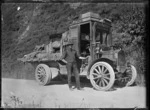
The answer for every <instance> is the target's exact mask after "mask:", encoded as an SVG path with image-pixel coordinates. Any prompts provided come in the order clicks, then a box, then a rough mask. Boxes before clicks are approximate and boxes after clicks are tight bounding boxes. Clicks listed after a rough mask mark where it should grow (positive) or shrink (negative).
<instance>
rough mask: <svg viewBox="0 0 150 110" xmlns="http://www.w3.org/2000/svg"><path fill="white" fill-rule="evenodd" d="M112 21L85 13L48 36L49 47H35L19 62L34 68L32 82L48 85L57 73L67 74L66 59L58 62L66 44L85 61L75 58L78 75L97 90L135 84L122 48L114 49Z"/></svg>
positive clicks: (130, 65)
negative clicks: (62, 31)
mask: <svg viewBox="0 0 150 110" xmlns="http://www.w3.org/2000/svg"><path fill="white" fill-rule="evenodd" d="M111 25H112V22H111V20H109V19H107V18H102V17H100V15H99V14H97V13H93V12H87V13H84V14H81V15H79V16H78V17H76V18H75V19H74V20H73V22H72V23H71V24H70V25H69V29H68V30H67V31H65V32H64V33H62V35H58V36H55V35H53V36H51V37H50V41H49V44H47V45H45V44H43V45H40V46H36V47H35V49H34V51H33V52H31V53H29V54H27V55H24V57H23V58H19V59H18V60H20V61H22V62H26V63H30V64H32V65H33V66H34V68H35V79H36V81H37V82H38V83H39V84H41V85H48V84H50V82H51V80H52V79H53V78H55V77H56V76H58V75H59V74H63V75H67V70H66V62H65V60H59V59H60V58H61V56H62V54H63V52H64V51H65V49H66V46H67V43H68V42H69V41H72V42H73V48H74V49H75V50H76V51H77V53H78V54H79V55H81V56H83V57H84V58H85V59H78V58H77V59H76V60H77V62H78V69H79V74H80V75H81V76H86V78H87V79H88V80H90V82H91V85H92V86H93V88H95V89H96V90H101V91H107V90H109V89H110V88H111V87H112V86H113V85H114V83H115V82H116V81H120V82H123V83H124V85H125V86H131V85H133V84H134V82H135V80H136V77H137V71H136V68H135V67H134V66H133V64H131V62H130V61H126V55H125V52H124V50H123V49H122V48H118V49H116V48H114V45H113V39H112V28H111V27H112V26H111Z"/></svg>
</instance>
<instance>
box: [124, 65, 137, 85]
mask: <svg viewBox="0 0 150 110" xmlns="http://www.w3.org/2000/svg"><path fill="white" fill-rule="evenodd" d="M126 77H127V83H126V86H131V85H132V84H133V83H134V82H135V79H136V77H137V71H136V68H135V67H134V66H133V65H130V67H129V68H128V69H127V71H126Z"/></svg>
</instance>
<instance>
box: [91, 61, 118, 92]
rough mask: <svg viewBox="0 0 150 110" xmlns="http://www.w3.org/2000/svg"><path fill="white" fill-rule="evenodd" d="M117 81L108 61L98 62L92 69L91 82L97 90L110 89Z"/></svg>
mask: <svg viewBox="0 0 150 110" xmlns="http://www.w3.org/2000/svg"><path fill="white" fill-rule="evenodd" d="M114 81H115V73H114V70H113V68H112V67H111V66H110V65H109V64H108V63H106V62H97V63H95V64H94V65H93V66H92V67H91V69H90V82H91V84H92V86H93V87H94V88H95V89H97V90H109V89H110V88H111V87H112V86H113V84H114Z"/></svg>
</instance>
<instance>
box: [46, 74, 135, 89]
mask: <svg viewBox="0 0 150 110" xmlns="http://www.w3.org/2000/svg"><path fill="white" fill-rule="evenodd" d="M71 81H72V85H73V86H75V85H76V82H75V77H73V76H72V77H71ZM64 84H68V82H67V76H66V75H61V76H59V75H58V76H57V77H56V78H54V79H52V81H51V83H50V84H49V85H47V86H50V85H64ZM80 84H81V87H82V88H85V87H87V88H91V89H94V88H93V86H92V84H91V82H90V80H89V79H87V78H86V77H85V76H81V77H80ZM132 86H136V85H135V84H134V85H132ZM123 87H125V84H121V83H120V82H117V81H116V82H115V83H114V85H113V87H111V89H109V90H108V91H116V90H117V89H118V88H123Z"/></svg>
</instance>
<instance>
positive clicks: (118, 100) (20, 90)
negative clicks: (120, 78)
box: [2, 78, 146, 108]
mask: <svg viewBox="0 0 150 110" xmlns="http://www.w3.org/2000/svg"><path fill="white" fill-rule="evenodd" d="M83 83H84V82H82V84H83ZM85 83H87V82H85ZM145 92H146V90H145V87H139V86H132V87H123V88H119V87H118V88H115V89H114V90H112V91H107V92H106V91H96V90H94V89H93V88H92V86H91V85H90V84H86V86H85V87H84V91H79V90H77V89H75V90H74V91H69V89H68V86H67V84H66V83H60V82H57V81H55V82H52V84H51V85H48V86H40V85H38V83H37V82H36V81H34V80H19V79H4V78H3V79H2V102H3V105H5V106H6V105H7V106H11V107H42V108H74V107H75V108H134V107H140V108H143V107H145V100H146V95H145V94H146V93H145ZM11 96H15V97H13V98H11ZM17 98H18V101H16V100H15V99H17ZM14 100H15V101H14ZM21 102H22V103H21Z"/></svg>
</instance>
